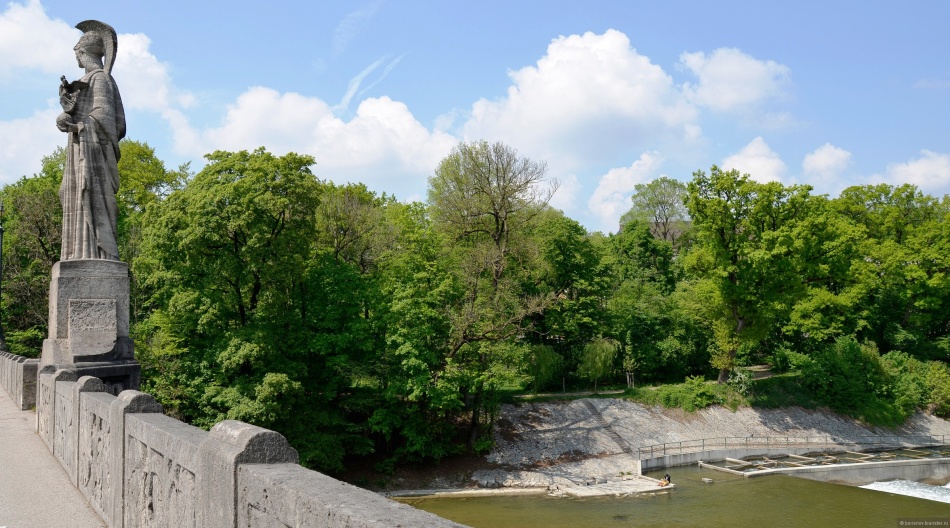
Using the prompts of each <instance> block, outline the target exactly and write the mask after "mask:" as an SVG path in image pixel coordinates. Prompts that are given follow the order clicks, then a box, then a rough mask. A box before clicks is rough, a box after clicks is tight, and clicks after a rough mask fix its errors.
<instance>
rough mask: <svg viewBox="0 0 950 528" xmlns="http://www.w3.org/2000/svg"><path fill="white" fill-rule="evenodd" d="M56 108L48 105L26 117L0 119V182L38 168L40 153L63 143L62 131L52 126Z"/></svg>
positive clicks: (12, 180)
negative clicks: (7, 119)
mask: <svg viewBox="0 0 950 528" xmlns="http://www.w3.org/2000/svg"><path fill="white" fill-rule="evenodd" d="M60 112H61V110H60V109H59V108H52V107H50V108H48V109H46V110H40V111H37V112H36V113H34V114H33V115H31V116H30V117H26V118H21V119H12V120H9V121H0V183H11V182H14V181H16V180H17V179H19V178H20V177H21V176H29V175H33V174H35V173H37V172H39V171H40V165H41V160H42V158H43V156H47V155H49V154H50V153H51V152H53V150H54V149H55V148H56V147H57V146H58V145H65V144H66V135H65V134H63V133H62V132H60V131H59V130H58V129H57V128H56V116H58V115H59V113H60Z"/></svg>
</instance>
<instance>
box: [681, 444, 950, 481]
mask: <svg viewBox="0 0 950 528" xmlns="http://www.w3.org/2000/svg"><path fill="white" fill-rule="evenodd" d="M808 455H809V456H800V455H795V454H791V453H788V454H777V455H773V456H755V457H746V458H745V459H735V458H724V459H721V460H717V461H714V462H711V461H709V460H701V461H699V462H698V465H699V466H700V467H703V468H709V469H713V470H716V471H722V472H726V473H730V474H733V475H739V476H742V477H746V478H752V477H761V476H764V475H776V474H781V475H790V476H794V477H801V478H806V479H810V480H819V481H823V482H835V483H842V484H849V485H854V486H863V485H867V484H870V483H872V482H877V481H882V480H896V479H899V480H909V481H918V480H923V479H932V480H937V481H946V480H950V449H947V448H946V447H942V446H941V447H938V448H933V447H929V448H925V449H914V448H904V449H898V450H893V451H883V452H856V451H839V452H830V453H827V452H825V453H809V454H808Z"/></svg>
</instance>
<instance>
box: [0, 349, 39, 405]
mask: <svg viewBox="0 0 950 528" xmlns="http://www.w3.org/2000/svg"><path fill="white" fill-rule="evenodd" d="M39 363H40V360H39V359H30V358H25V357H23V356H18V355H16V354H11V353H9V352H4V351H0V385H2V386H3V389H4V390H6V391H7V394H9V395H10V397H12V398H13V403H15V404H16V405H17V406H18V407H19V408H20V410H22V411H25V410H28V409H32V408H33V406H34V405H36V369H37V367H38V366H39Z"/></svg>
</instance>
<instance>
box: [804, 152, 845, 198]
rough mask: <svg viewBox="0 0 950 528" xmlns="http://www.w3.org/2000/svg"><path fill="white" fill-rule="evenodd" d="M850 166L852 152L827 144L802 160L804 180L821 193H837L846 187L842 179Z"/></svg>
mask: <svg viewBox="0 0 950 528" xmlns="http://www.w3.org/2000/svg"><path fill="white" fill-rule="evenodd" d="M850 166H851V153H850V152H848V151H847V150H845V149H843V148H840V147H836V146H834V145H832V144H831V143H825V144H824V145H822V146H820V147H818V148H817V149H815V150H814V151H812V152H810V153H809V154H807V155H806V156H805V159H803V160H802V179H803V180H804V182H805V183H807V184H809V185H811V186H812V187H814V188H816V189H818V190H820V191H823V192H830V193H836V192H838V191H840V190H841V189H842V188H843V187H844V183H843V181H842V177H843V176H844V172H845V171H846V170H847V169H848V168H849V167H850Z"/></svg>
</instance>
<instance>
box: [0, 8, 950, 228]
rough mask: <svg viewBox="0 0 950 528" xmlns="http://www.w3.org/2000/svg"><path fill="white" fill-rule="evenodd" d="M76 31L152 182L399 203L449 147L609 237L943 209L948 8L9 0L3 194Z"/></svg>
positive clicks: (0, 156)
mask: <svg viewBox="0 0 950 528" xmlns="http://www.w3.org/2000/svg"><path fill="white" fill-rule="evenodd" d="M86 19H96V20H101V21H103V22H106V23H108V24H110V25H112V26H113V27H114V28H115V29H116V31H117V33H118V34H119V44H118V52H117V58H116V62H115V67H114V69H113V76H114V77H115V79H116V82H117V84H118V86H119V90H120V92H121V94H122V100H123V102H124V105H125V109H126V117H127V121H128V138H130V139H134V140H137V141H144V142H146V143H148V144H149V145H150V146H152V147H153V148H154V149H155V151H156V155H157V156H158V157H159V158H160V159H161V160H163V161H164V162H165V164H166V166H167V167H169V168H176V167H178V166H179V165H180V164H183V163H186V162H190V163H191V170H192V171H197V170H200V169H201V168H202V167H203V166H204V163H205V160H204V158H203V156H204V155H205V154H207V153H210V152H213V151H215V150H229V151H237V150H253V149H255V148H257V147H261V146H263V147H265V148H266V149H267V150H268V151H270V152H272V153H274V154H277V155H283V154H285V153H287V152H291V151H293V152H297V153H304V154H310V155H312V156H313V157H314V158H315V159H316V162H317V164H316V165H315V166H314V167H313V172H314V174H315V175H316V176H317V177H319V178H321V179H324V180H329V181H334V182H337V183H345V182H363V183H365V184H366V185H367V186H368V187H369V188H370V189H372V190H374V191H376V192H378V193H383V192H386V193H388V194H394V195H395V196H396V197H397V198H398V199H400V200H405V201H412V200H425V199H426V189H427V186H428V179H429V178H430V177H431V176H432V175H433V173H434V171H435V169H436V168H437V166H438V164H439V162H440V160H442V159H443V158H444V157H445V156H446V155H448V154H449V153H450V151H451V149H452V148H453V147H454V146H455V145H457V144H458V143H459V142H460V141H479V140H485V141H489V142H495V141H502V142H504V143H506V144H508V145H509V146H511V147H513V148H515V149H517V150H518V153H519V155H521V156H524V157H528V158H531V159H532V160H535V161H545V162H546V163H547V177H548V178H549V179H550V180H551V181H556V182H557V184H558V186H559V187H558V191H557V193H556V194H555V195H554V197H553V198H552V202H551V203H552V205H553V206H555V207H557V208H558V209H561V210H562V211H564V213H565V214H567V215H568V216H570V217H572V218H574V219H576V220H578V221H579V222H581V223H582V224H583V225H584V226H585V227H587V228H588V229H590V230H600V231H604V232H612V231H616V229H617V225H618V219H619V218H620V216H621V215H622V214H623V213H624V212H625V211H627V210H628V209H629V207H630V196H631V194H632V193H633V191H634V186H635V185H636V184H638V183H646V182H649V181H651V180H653V179H655V178H658V177H661V176H668V177H671V178H675V179H678V180H681V181H684V182H685V181H689V180H690V179H691V178H692V174H693V173H694V172H695V171H697V170H704V171H707V172H708V171H709V169H710V167H711V166H712V165H717V166H719V167H722V168H725V169H732V168H735V169H738V170H740V171H741V172H742V173H747V174H749V175H750V176H751V177H752V178H753V179H755V180H758V181H772V180H777V181H781V182H782V183H784V184H807V185H811V186H812V187H813V188H814V189H815V192H816V193H818V194H828V195H829V196H832V197H833V196H837V195H838V193H840V191H841V190H842V189H844V188H846V187H848V186H851V185H864V184H871V183H888V184H891V185H899V184H903V183H911V184H914V185H917V186H918V187H919V188H920V189H921V190H922V191H924V192H927V193H929V194H932V195H934V196H938V197H942V196H943V195H945V194H947V193H950V32H948V31H947V30H946V23H947V21H948V20H950V2H946V1H943V0H917V1H914V2H900V3H898V2H892V1H886V2H884V1H876V0H863V1H834V2H829V1H827V0H824V1H810V0H802V1H798V2H762V1H761V0H756V1H740V0H727V1H722V2H708V1H677V0H668V1H664V2H637V1H633V0H629V1H627V0H613V1H608V0H586V1H585V2H576V1H565V0H548V1H544V2H540V1H529V0H524V1H518V2H511V1H510V0H507V1H497V0H480V1H478V2H446V1H444V0H402V1H397V0H370V1H362V0H361V1H352V2H350V1H342V0H341V1H334V2H328V1H314V2H302V1H297V2H293V1H285V0H270V1H268V2H259V1H255V2H252V1H245V0H229V1H227V2H225V1H219V0H203V1H200V2H184V1H181V0H167V1H165V2H154V1H145V0H123V1H118V0H97V1H96V2H77V1H75V0H45V1H40V0H16V1H12V2H8V3H6V4H3V5H0V64H3V65H4V67H3V68H2V69H0V185H2V184H7V183H11V182H14V181H16V180H18V179H19V178H21V177H23V176H29V175H32V174H34V173H36V172H38V171H39V169H40V163H41V159H42V158H43V156H46V155H48V154H50V153H51V152H53V150H54V149H55V148H56V147H57V146H60V145H65V143H66V138H65V135H64V134H62V133H61V132H59V131H58V130H57V129H56V126H55V120H56V116H57V115H58V114H59V112H60V111H61V109H60V108H59V103H58V98H57V86H58V85H59V78H60V76H61V75H65V76H66V77H67V78H68V79H69V80H73V79H78V78H79V77H81V76H82V73H83V71H82V70H81V69H80V68H79V67H78V66H77V65H76V61H75V56H74V53H73V50H72V48H73V46H74V45H75V43H76V41H77V40H78V38H79V36H80V35H81V32H80V31H79V30H77V29H75V28H74V26H75V25H76V24H77V23H79V22H81V21H83V20H86Z"/></svg>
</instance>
